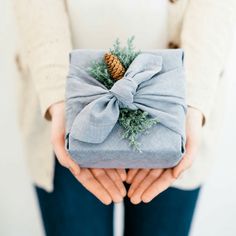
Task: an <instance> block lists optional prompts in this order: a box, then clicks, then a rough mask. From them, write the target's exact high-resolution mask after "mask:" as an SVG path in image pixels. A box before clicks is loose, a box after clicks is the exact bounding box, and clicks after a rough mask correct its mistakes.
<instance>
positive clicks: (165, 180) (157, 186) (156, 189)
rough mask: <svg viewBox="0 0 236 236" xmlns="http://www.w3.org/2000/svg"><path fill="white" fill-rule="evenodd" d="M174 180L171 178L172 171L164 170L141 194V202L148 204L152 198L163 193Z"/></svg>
mask: <svg viewBox="0 0 236 236" xmlns="http://www.w3.org/2000/svg"><path fill="white" fill-rule="evenodd" d="M174 180H175V178H173V176H172V170H171V169H167V170H165V171H164V172H163V173H162V175H161V176H160V177H159V178H158V179H157V180H155V181H154V182H153V183H152V184H151V185H150V186H149V187H148V189H146V190H145V191H144V193H143V194H142V197H141V198H142V201H143V202H146V203H148V202H150V201H151V200H152V199H153V198H154V197H156V196H157V195H158V194H160V193H161V192H163V191H165V190H166V189H167V188H168V187H169V186H170V185H171V184H172V183H173V182H174Z"/></svg>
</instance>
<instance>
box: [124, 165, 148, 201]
mask: <svg viewBox="0 0 236 236" xmlns="http://www.w3.org/2000/svg"><path fill="white" fill-rule="evenodd" d="M149 172H150V169H140V170H139V171H138V173H137V174H136V175H135V176H134V178H133V180H132V183H131V185H130V188H129V191H128V197H130V196H132V194H133V192H134V191H135V190H136V188H137V187H138V186H139V184H140V183H141V182H142V181H143V179H144V178H145V177H146V176H147V175H148V173H149Z"/></svg>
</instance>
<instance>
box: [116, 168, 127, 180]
mask: <svg viewBox="0 0 236 236" xmlns="http://www.w3.org/2000/svg"><path fill="white" fill-rule="evenodd" d="M116 171H117V173H118V174H119V176H120V177H121V179H122V181H125V180H126V177H127V174H126V171H125V169H117V170H116Z"/></svg>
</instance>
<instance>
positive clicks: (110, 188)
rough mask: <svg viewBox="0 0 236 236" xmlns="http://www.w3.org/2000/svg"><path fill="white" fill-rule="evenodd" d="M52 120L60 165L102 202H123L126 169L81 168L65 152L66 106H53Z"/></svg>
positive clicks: (50, 110) (53, 140)
mask: <svg viewBox="0 0 236 236" xmlns="http://www.w3.org/2000/svg"><path fill="white" fill-rule="evenodd" d="M49 113H50V116H51V120H52V127H51V143H52V145H53V149H54V152H55V155H56V157H57V159H58V161H59V163H60V164H61V165H62V166H64V167H66V168H68V169H69V170H70V171H71V173H72V174H73V175H74V177H75V178H76V179H77V180H78V181H79V182H80V183H81V184H82V185H83V186H84V187H85V188H86V189H87V190H88V191H90V192H91V193H92V194H94V195H95V196H96V197H97V198H98V199H99V200H100V201H101V202H103V203H104V204H106V205H108V204H110V203H111V202H121V201H122V199H123V197H124V196H125V195H126V189H125V186H124V184H123V181H125V180H126V172H125V170H124V169H99V168H91V169H89V168H80V167H79V165H78V164H77V163H76V162H75V161H74V160H73V159H72V158H71V157H70V155H69V154H68V153H67V151H66V150H65V104H64V102H60V103H56V104H53V105H52V106H51V107H50V108H49Z"/></svg>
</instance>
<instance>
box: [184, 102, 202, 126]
mask: <svg viewBox="0 0 236 236" xmlns="http://www.w3.org/2000/svg"><path fill="white" fill-rule="evenodd" d="M187 116H191V118H192V119H194V121H195V122H196V124H199V125H200V126H203V125H204V123H205V121H204V120H205V118H204V115H203V113H202V112H201V111H200V110H199V109H197V108H195V107H192V106H188V111H187Z"/></svg>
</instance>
